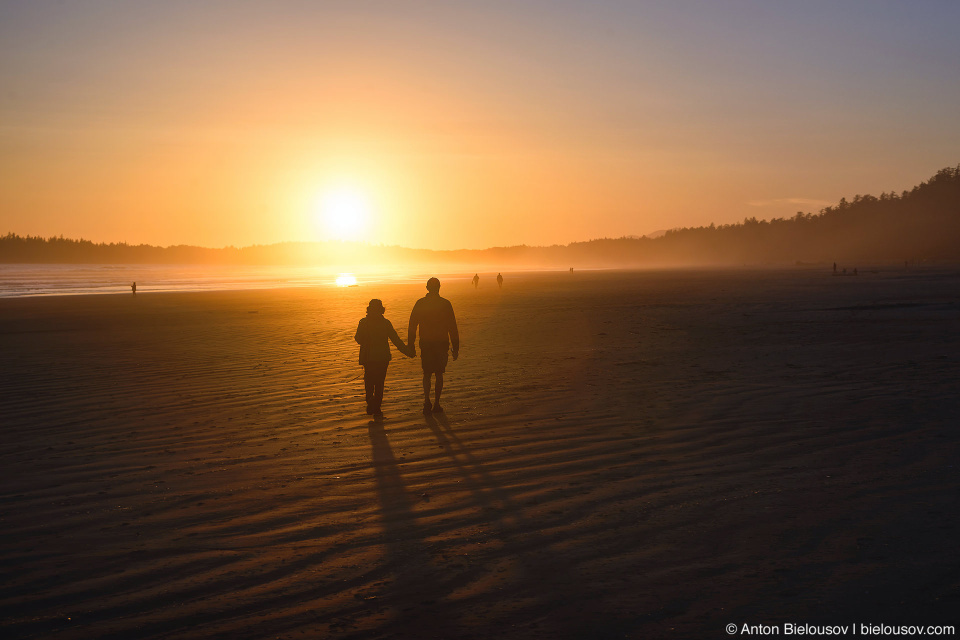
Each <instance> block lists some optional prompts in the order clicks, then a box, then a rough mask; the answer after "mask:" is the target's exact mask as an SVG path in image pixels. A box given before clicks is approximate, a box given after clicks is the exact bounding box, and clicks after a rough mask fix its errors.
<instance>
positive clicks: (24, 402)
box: [0, 270, 960, 638]
mask: <svg viewBox="0 0 960 640" xmlns="http://www.w3.org/2000/svg"><path fill="white" fill-rule="evenodd" d="M506 276H507V279H506V283H505V286H504V288H503V290H502V291H501V290H498V289H497V288H496V286H495V285H493V286H491V284H492V282H493V278H492V277H491V276H488V275H484V277H483V279H482V280H481V287H480V289H478V290H474V289H473V287H472V286H471V285H470V284H469V283H468V281H467V280H466V278H463V279H462V280H450V281H448V282H447V283H446V284H445V285H444V287H443V288H442V290H441V295H444V296H445V297H447V298H449V299H450V300H451V301H452V302H453V304H454V307H455V309H456V311H457V314H458V319H459V322H460V329H461V333H462V339H463V347H462V353H461V358H460V360H459V361H457V362H451V365H450V368H449V369H448V375H447V384H446V390H445V392H444V403H443V404H444V406H445V408H446V413H445V414H439V415H433V416H428V417H424V416H423V415H422V414H421V413H420V404H421V393H422V392H421V390H420V373H419V364H418V361H415V360H410V359H407V358H404V357H403V356H401V355H400V354H397V353H396V352H394V353H395V356H394V357H395V359H394V362H393V363H392V365H391V367H390V371H389V374H388V377H387V391H386V398H385V401H384V411H385V413H386V420H385V422H383V423H382V424H377V423H372V422H370V421H369V420H368V417H367V416H366V415H364V413H363V399H362V380H361V379H360V378H359V374H360V368H359V367H358V366H357V365H356V356H357V348H356V345H355V344H354V342H353V333H354V330H355V328H356V323H357V321H358V320H359V318H360V317H361V316H362V315H363V312H364V308H365V306H366V302H367V300H368V299H369V298H372V297H379V298H382V299H383V301H384V303H385V305H386V307H387V313H386V316H387V317H388V318H389V319H391V320H392V321H393V323H394V325H395V326H396V327H397V328H398V330H399V331H400V333H401V335H403V336H405V327H406V322H407V317H408V315H409V311H410V308H411V307H412V305H413V303H414V301H415V300H416V299H417V298H418V297H419V296H421V295H422V294H423V288H422V286H420V285H416V286H412V285H398V284H392V285H383V286H360V287H355V288H347V289H322V290H321V289H316V290H303V289H300V290H276V291H250V292H222V293H213V292H209V293H195V294H141V295H138V296H137V297H136V298H133V297H132V296H129V295H123V296H121V295H111V296H82V297H64V298H46V299H18V300H0V385H2V386H0V425H2V426H0V433H2V436H3V441H2V442H3V447H2V451H0V467H2V469H3V471H2V483H0V562H2V567H3V573H4V580H3V582H2V585H0V629H2V631H3V633H4V635H5V636H7V637H43V638H92V637H104V638H131V637H177V638H209V637H220V638H248V637H250V638H254V637H270V638H275V637H292V638H301V637H320V638H338V637H352V638H353V637H355V638H381V637H384V638H385V637H399V638H491V637H505V638H557V637H561V638H616V637H629V638H649V637H663V636H668V637H723V636H725V631H724V628H725V626H726V624H728V623H730V622H735V623H741V624H742V623H743V622H749V623H756V624H760V623H766V624H782V623H784V622H795V623H817V622H820V623H828V624H849V623H850V622H857V621H859V622H865V623H866V622H872V623H894V622H898V621H905V622H906V623H909V624H916V623H918V622H922V623H923V624H943V623H946V622H951V621H955V620H956V618H955V613H953V612H954V611H955V610H956V607H957V605H958V604H960V578H958V576H960V572H958V568H960V567H958V564H960V563H958V552H957V544H956V540H957V537H958V533H960V532H958V529H957V524H958V519H960V515H958V513H960V510H958V496H960V491H958V490H960V481H958V480H960V474H958V469H957V460H958V457H960V456H958V454H960V450H958V441H960V434H958V431H957V416H958V415H960V400H958V392H957V381H958V380H960V376H958V373H960V366H958V364H960V348H958V347H960V294H958V293H957V292H958V291H960V288H958V285H960V276H958V274H956V273H954V272H948V271H914V272H907V273H901V272H894V271H891V272H889V273H885V272H881V273H877V274H871V273H866V274H863V275H861V276H858V277H856V278H851V277H848V278H834V277H831V276H830V275H829V273H828V272H826V271H817V270H796V271H779V272H753V271H734V272H720V273H708V272H693V271H691V272H683V271H671V272H640V273H572V274H571V273H560V274H530V275H517V274H506Z"/></svg>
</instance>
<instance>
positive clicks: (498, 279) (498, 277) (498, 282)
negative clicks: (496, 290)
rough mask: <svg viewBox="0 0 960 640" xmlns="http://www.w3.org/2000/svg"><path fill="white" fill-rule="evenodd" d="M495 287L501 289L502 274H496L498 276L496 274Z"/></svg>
mask: <svg viewBox="0 0 960 640" xmlns="http://www.w3.org/2000/svg"><path fill="white" fill-rule="evenodd" d="M497 286H498V287H500V288H501V289H503V274H502V273H498V274H497Z"/></svg>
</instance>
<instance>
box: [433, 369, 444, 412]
mask: <svg viewBox="0 0 960 640" xmlns="http://www.w3.org/2000/svg"><path fill="white" fill-rule="evenodd" d="M436 376H437V387H436V393H435V394H434V396H433V400H434V402H433V410H434V411H439V410H440V392H441V391H443V374H442V373H440V372H437V374H436Z"/></svg>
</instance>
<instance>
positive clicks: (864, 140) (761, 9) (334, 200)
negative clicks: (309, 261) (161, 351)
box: [0, 0, 960, 249]
mask: <svg viewBox="0 0 960 640" xmlns="http://www.w3.org/2000/svg"><path fill="white" fill-rule="evenodd" d="M691 6H693V7H694V8H695V9H696V10H690V9H691ZM867 18H869V19H867ZM958 22H960V5H951V4H944V3H936V2H932V1H931V2H923V1H921V2H918V3H912V4H911V5H910V6H900V5H898V4H896V3H889V4H882V5H879V6H878V5H875V4H871V5H869V6H868V7H859V8H858V7H855V6H854V5H852V4H848V5H844V6H824V7H819V8H817V9H810V8H808V7H802V6H779V5H777V6H773V5H770V4H769V3H764V2H759V1H752V0H751V1H748V2H744V3H739V4H737V5H736V6H734V7H721V6H719V5H717V4H715V3H695V5H690V4H689V3H684V2H679V3H666V4H663V3H633V4H626V5H624V4H621V3H613V2H606V1H603V0H601V1H598V2H592V3H576V2H574V3H563V4H562V5H557V6H554V7H551V8H550V9H549V10H548V9H547V8H545V7H542V6H538V5H534V4H532V3H526V2H521V3H501V2H491V3H483V4H479V3H478V4H476V5H468V6H463V5H449V4H447V3H434V2H425V3H422V4H419V5H417V6H404V7H401V6H399V5H396V4H395V3H388V2H371V3H367V4H364V5H363V6H355V5H350V6H340V7H330V6H326V5H325V4H322V3H318V4H316V5H313V4H310V5H304V4H302V3H293V2H284V1H280V2H277V3H271V4H270V5H261V4H237V3H230V2H222V1H220V0H211V2H207V3H202V5H198V4H193V3H123V2H116V1H114V0H91V1H90V2H85V3H82V6H81V3H67V4H64V5H59V4H55V3H51V2H46V1H44V0H39V1H38V2H31V3H8V4H4V5H2V6H0V81H2V86H3V87H4V92H3V93H2V94H0V114H2V123H3V124H2V126H0V150H2V152H3V153H0V233H7V232H13V233H17V234H20V235H40V236H44V237H49V236H54V235H61V234H62V235H64V236H67V237H73V238H86V239H90V240H92V241H94V242H128V243H131V244H139V243H145V244H153V245H159V246H170V245H179V244H189V245H197V246H205V247H223V246H227V245H233V246H250V245H254V244H274V243H279V242H288V241H302V240H347V239H349V240H357V241H363V242H366V243H369V244H374V245H376V244H386V245H396V246H403V247H410V248H414V249H483V248H488V247H497V246H513V245H521V244H526V245H537V246H542V245H551V244H568V243H570V242H574V241H583V240H590V239H594V238H602V237H620V236H626V235H644V234H648V233H651V232H654V231H658V230H662V229H670V228H675V227H684V226H699V225H708V224H710V223H716V224H718V225H719V224H724V223H730V222H737V221H741V220H743V218H745V217H754V216H755V217H759V218H772V217H790V216H793V215H794V214H795V213H796V212H797V211H798V210H802V211H812V212H816V211H818V210H819V209H820V208H821V207H822V206H823V204H822V203H835V202H837V201H838V200H839V199H840V198H841V197H846V198H848V199H850V198H851V197H852V196H853V195H855V194H857V193H861V194H863V193H873V194H879V193H881V192H883V191H889V190H900V189H907V188H911V187H912V186H913V185H915V184H917V183H919V182H920V181H921V180H924V179H926V178H928V177H929V176H930V175H931V174H932V173H933V172H935V171H937V170H938V169H940V168H942V167H945V166H953V165H955V164H956V163H957V162H958V161H960V158H958V156H957V149H960V125H958V124H957V121H956V118H955V115H954V114H953V105H955V104H957V103H960V82H957V73H956V70H955V65H953V64H951V63H950V61H951V60H954V59H956V57H957V56H958V55H960V40H958V39H957V38H955V34H954V33H953V31H954V29H953V27H952V25H955V24H957V23H958ZM331 193H333V194H339V195H330V194H331ZM335 211H339V213H337V212H335Z"/></svg>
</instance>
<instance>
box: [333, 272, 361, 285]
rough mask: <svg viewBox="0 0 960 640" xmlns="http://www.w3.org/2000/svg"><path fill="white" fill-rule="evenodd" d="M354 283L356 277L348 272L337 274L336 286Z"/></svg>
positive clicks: (355, 282)
mask: <svg viewBox="0 0 960 640" xmlns="http://www.w3.org/2000/svg"><path fill="white" fill-rule="evenodd" d="M355 284H357V279H356V278H354V277H353V276H352V275H350V274H349V273H341V274H340V275H339V276H337V286H338V287H352V286H353V285H355Z"/></svg>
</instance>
